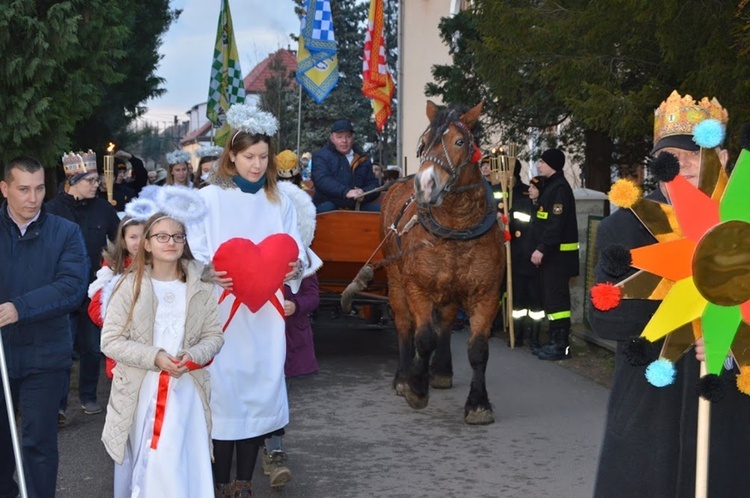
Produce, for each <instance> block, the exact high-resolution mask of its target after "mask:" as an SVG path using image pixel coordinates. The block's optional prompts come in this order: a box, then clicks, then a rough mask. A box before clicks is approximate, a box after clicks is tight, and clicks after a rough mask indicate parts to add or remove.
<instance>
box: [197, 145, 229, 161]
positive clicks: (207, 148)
mask: <svg viewBox="0 0 750 498" xmlns="http://www.w3.org/2000/svg"><path fill="white" fill-rule="evenodd" d="M223 150H224V149H223V148H222V147H219V146H218V145H204V146H203V147H200V148H199V149H197V150H196V151H195V155H196V156H198V157H200V158H201V159H202V158H204V157H219V156H220V155H221V151H223Z"/></svg>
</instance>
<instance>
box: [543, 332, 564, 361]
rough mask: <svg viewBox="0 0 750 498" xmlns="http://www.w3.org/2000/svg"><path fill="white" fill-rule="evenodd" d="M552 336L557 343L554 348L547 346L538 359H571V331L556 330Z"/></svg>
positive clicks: (551, 333)
mask: <svg viewBox="0 0 750 498" xmlns="http://www.w3.org/2000/svg"><path fill="white" fill-rule="evenodd" d="M550 335H551V336H552V337H553V338H554V340H555V342H554V344H553V345H552V347H548V346H545V347H544V348H542V350H541V351H539V354H538V355H537V358H539V359H540V360H550V361H557V360H567V359H569V358H570V342H569V338H570V329H554V330H552V331H550Z"/></svg>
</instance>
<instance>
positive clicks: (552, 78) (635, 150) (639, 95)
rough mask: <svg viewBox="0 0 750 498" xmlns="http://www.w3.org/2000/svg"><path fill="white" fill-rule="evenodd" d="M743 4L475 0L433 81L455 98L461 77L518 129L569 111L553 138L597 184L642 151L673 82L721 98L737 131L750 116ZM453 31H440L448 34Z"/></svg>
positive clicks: (495, 117) (542, 125) (495, 114)
mask: <svg viewBox="0 0 750 498" xmlns="http://www.w3.org/2000/svg"><path fill="white" fill-rule="evenodd" d="M745 3H747V2H745ZM747 10H748V7H747V6H746V5H744V4H743V5H740V7H738V6H737V4H736V3H733V2H712V3H706V2H685V1H682V0H665V1H663V2H649V1H647V0H613V1H611V2H606V3H605V2H590V1H586V0H568V1H565V2H548V1H539V0H502V1H497V0H478V1H477V2H475V9H474V10H473V11H471V12H466V13H463V14H462V15H461V16H456V17H457V18H458V17H462V16H463V17H465V19H463V20H461V21H459V20H455V22H456V23H457V24H458V23H459V22H463V23H465V27H462V26H460V25H459V26H457V27H456V26H454V27H453V28H454V29H458V30H459V31H458V33H459V36H458V40H459V41H458V44H457V46H456V52H455V53H454V54H453V55H454V61H455V62H457V63H460V64H461V65H462V67H461V73H460V74H459V71H457V70H456V69H455V68H453V69H451V68H448V67H438V68H436V69H435V75H436V79H437V80H438V84H437V85H435V86H433V87H431V88H430V90H431V91H433V92H436V93H439V94H441V95H443V96H444V97H445V99H446V101H447V102H455V100H454V99H457V98H458V96H459V94H458V89H459V88H462V86H461V85H465V88H467V89H470V90H471V91H472V92H473V93H474V96H482V97H484V99H485V101H486V102H488V103H489V104H490V105H488V106H487V108H488V114H487V116H486V117H487V118H489V120H490V121H491V122H492V123H494V124H500V125H503V126H507V127H509V128H510V129H511V131H512V130H515V131H516V132H517V133H518V132H520V131H522V130H524V129H527V128H536V129H539V130H542V131H544V130H545V129H547V128H549V127H551V126H554V125H555V124H558V123H561V122H562V121H564V120H569V122H570V123H571V124H572V126H571V127H570V128H569V130H570V131H572V132H573V133H570V134H569V135H568V136H562V137H560V140H561V143H562V145H563V146H564V147H565V148H566V149H575V148H576V147H580V148H582V153H583V155H584V157H585V159H584V163H583V166H584V171H585V173H586V176H587V178H588V181H587V186H589V187H591V188H597V189H600V190H606V189H607V188H608V186H609V178H610V168H612V167H617V166H623V165H624V166H630V165H634V164H639V163H641V162H642V159H643V157H644V156H645V155H646V154H647V152H648V150H649V148H650V146H651V144H650V141H651V136H652V131H653V130H652V126H653V119H652V115H653V109H654V108H655V107H656V106H657V105H658V104H659V102H661V101H662V100H663V99H664V98H666V96H667V95H668V94H669V93H670V92H671V91H672V89H677V90H679V91H680V92H681V93H683V94H684V93H686V92H687V93H690V94H692V95H693V96H696V97H701V96H703V95H710V96H716V97H717V98H719V100H720V101H721V103H722V104H723V105H725V106H726V107H727V108H728V109H729V111H730V116H731V118H732V120H731V122H730V131H734V132H735V133H736V130H737V129H738V128H737V127H738V125H739V124H741V123H742V122H744V121H745V120H747V118H748V117H750V116H749V114H750V110H748V108H747V106H746V105H745V104H744V103H745V101H746V95H747V93H748V85H749V84H750V66H749V65H748V54H747V53H742V51H741V50H740V49H738V46H737V45H738V44H737V36H738V32H740V31H741V26H742V25H743V24H744V25H745V26H747V21H746V16H747V12H746V11H747ZM444 23H447V21H444ZM461 29H464V31H460V30H461ZM453 34H454V32H452V31H449V30H446V31H445V32H444V33H443V38H444V39H445V40H446V42H448V43H454V42H455V40H456V37H455V36H452V35H453ZM449 35H450V38H449ZM462 39H463V41H462ZM471 69H474V71H471Z"/></svg>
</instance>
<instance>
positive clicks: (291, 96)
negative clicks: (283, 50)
mask: <svg viewBox="0 0 750 498" xmlns="http://www.w3.org/2000/svg"><path fill="white" fill-rule="evenodd" d="M268 68H269V70H270V71H271V77H270V78H268V79H266V81H265V87H266V90H265V91H264V92H263V93H262V94H261V95H260V104H259V105H260V108H261V109H263V110H265V111H268V112H270V113H271V114H273V115H274V116H276V119H278V120H279V130H278V132H277V133H276V137H275V139H274V148H275V149H276V151H282V150H284V149H289V150H295V149H296V148H297V107H298V105H297V104H298V97H299V94H298V91H299V87H298V86H297V84H296V83H295V81H294V68H287V67H286V66H284V63H283V62H282V58H281V55H280V52H277V53H276V56H275V57H274V58H273V59H271V61H270V63H269V65H268Z"/></svg>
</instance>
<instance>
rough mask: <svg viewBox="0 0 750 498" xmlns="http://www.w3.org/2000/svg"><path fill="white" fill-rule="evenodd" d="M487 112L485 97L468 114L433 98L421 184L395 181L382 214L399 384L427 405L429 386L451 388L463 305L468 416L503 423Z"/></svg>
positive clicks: (498, 244) (499, 235)
mask: <svg viewBox="0 0 750 498" xmlns="http://www.w3.org/2000/svg"><path fill="white" fill-rule="evenodd" d="M481 111H482V103H480V104H478V105H476V106H475V107H473V108H471V109H470V110H468V111H466V112H462V111H461V110H460V109H458V108H456V107H447V108H445V109H443V110H440V109H439V108H438V106H437V105H435V104H434V103H433V102H430V101H428V102H427V118H428V119H429V123H430V124H429V126H428V127H427V129H426V130H425V132H424V133H423V134H422V136H421V137H420V141H419V148H418V152H417V155H418V157H419V165H420V166H419V170H418V171H417V173H416V175H415V176H414V181H413V183H412V182H402V183H395V184H393V185H392V186H391V188H390V189H389V190H388V193H387V194H386V195H385V197H384V198H383V201H382V204H381V215H380V222H381V230H382V233H381V236H382V237H383V240H384V242H383V246H382V247H383V255H384V256H385V260H386V261H388V260H391V263H390V264H387V265H386V274H387V278H388V299H389V301H390V305H391V308H392V310H393V316H394V322H395V326H396V330H397V332H398V344H399V363H398V369H397V371H396V376H395V379H394V387H395V388H396V392H397V393H398V394H402V395H403V396H404V398H405V399H406V401H407V402H408V403H409V405H410V406H411V407H412V408H415V409H421V408H424V407H426V406H427V404H428V401H429V388H430V386H432V387H433V388H438V389H440V388H443V389H447V388H450V387H452V385H453V364H452V358H451V350H450V334H451V327H452V324H453V321H454V319H455V317H456V314H457V311H458V308H459V306H460V307H461V308H463V309H464V310H465V311H466V312H467V313H468V315H469V323H470V328H471V332H470V335H469V341H468V356H469V363H470V365H471V368H472V379H471V388H470V391H469V395H468V397H467V399H466V404H465V406H464V420H465V421H466V423H468V424H491V423H493V422H494V418H493V415H492V406H491V405H490V401H489V398H488V396H487V388H486V384H485V371H486V368H487V360H488V358H489V348H488V340H489V336H490V329H491V325H492V322H493V321H494V319H495V316H496V314H497V311H498V308H499V301H500V286H501V282H502V278H503V274H504V271H505V257H506V255H505V249H504V245H503V243H504V238H503V237H504V236H503V230H502V229H501V227H500V226H499V225H498V223H497V205H496V201H494V200H493V196H492V192H491V187H490V186H489V184H488V183H487V182H486V181H485V180H484V179H483V177H482V174H481V171H480V169H479V165H478V163H479V159H480V158H481V154H480V153H479V150H478V149H477V147H476V144H475V141H474V137H473V135H472V129H474V127H475V125H476V123H477V122H478V119H479V115H480V114H481ZM410 220H411V221H410ZM416 220H418V223H417V222H416ZM430 361H431V362H430Z"/></svg>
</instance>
